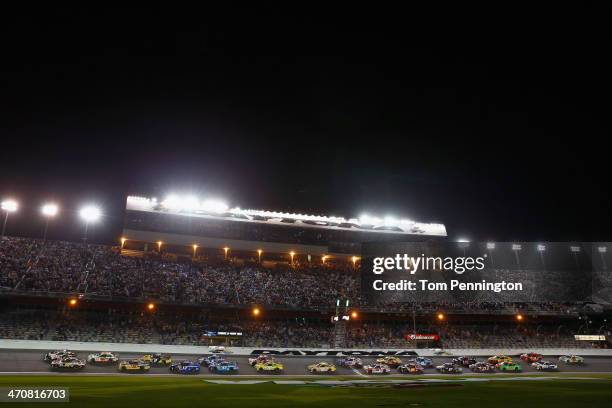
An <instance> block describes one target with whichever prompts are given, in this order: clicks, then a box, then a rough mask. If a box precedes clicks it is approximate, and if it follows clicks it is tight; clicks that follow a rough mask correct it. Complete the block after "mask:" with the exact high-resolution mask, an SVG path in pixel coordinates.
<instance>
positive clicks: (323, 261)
mask: <svg viewBox="0 0 612 408" xmlns="http://www.w3.org/2000/svg"><path fill="white" fill-rule="evenodd" d="M327 258H329V256H328V255H323V256H322V257H321V263H323V264H325V261H326V260H327Z"/></svg>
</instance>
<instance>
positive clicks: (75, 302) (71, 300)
mask: <svg viewBox="0 0 612 408" xmlns="http://www.w3.org/2000/svg"><path fill="white" fill-rule="evenodd" d="M78 303H79V302H78V300H76V299H75V298H72V299H70V300H68V306H70V307H76V305H77V304H78Z"/></svg>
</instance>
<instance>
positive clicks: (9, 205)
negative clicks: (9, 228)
mask: <svg viewBox="0 0 612 408" xmlns="http://www.w3.org/2000/svg"><path fill="white" fill-rule="evenodd" d="M0 208H2V211H4V212H5V215H4V223H3V224H2V235H0V239H2V238H4V232H5V231H6V224H7V222H8V217H9V214H10V213H14V212H15V211H17V209H19V203H17V201H15V200H11V199H9V200H4V201H2V203H1V204H0Z"/></svg>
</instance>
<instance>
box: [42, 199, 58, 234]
mask: <svg viewBox="0 0 612 408" xmlns="http://www.w3.org/2000/svg"><path fill="white" fill-rule="evenodd" d="M40 212H41V213H42V215H43V216H44V217H45V231H44V232H43V242H44V241H46V240H47V230H48V229H49V220H50V219H51V218H53V217H55V216H56V215H57V213H58V212H59V207H58V206H57V204H53V203H47V204H44V205H43V206H42V207H41V208H40Z"/></svg>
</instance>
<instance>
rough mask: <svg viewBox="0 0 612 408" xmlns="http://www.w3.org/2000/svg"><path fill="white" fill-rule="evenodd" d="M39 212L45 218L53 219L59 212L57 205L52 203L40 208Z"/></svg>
mask: <svg viewBox="0 0 612 408" xmlns="http://www.w3.org/2000/svg"><path fill="white" fill-rule="evenodd" d="M40 212H41V213H42V215H44V216H45V217H47V218H48V217H55V216H56V215H57V213H58V212H59V207H58V206H57V204H54V203H46V204H43V206H42V207H40Z"/></svg>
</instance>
